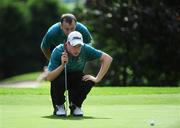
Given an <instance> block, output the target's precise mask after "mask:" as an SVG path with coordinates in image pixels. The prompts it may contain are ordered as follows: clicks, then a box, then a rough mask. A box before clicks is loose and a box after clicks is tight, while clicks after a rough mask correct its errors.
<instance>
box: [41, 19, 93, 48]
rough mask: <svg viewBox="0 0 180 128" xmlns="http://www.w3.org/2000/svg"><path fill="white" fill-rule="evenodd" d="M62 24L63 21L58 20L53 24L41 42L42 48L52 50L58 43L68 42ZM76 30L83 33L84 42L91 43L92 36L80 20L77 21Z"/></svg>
mask: <svg viewBox="0 0 180 128" xmlns="http://www.w3.org/2000/svg"><path fill="white" fill-rule="evenodd" d="M60 25H61V23H60V22H58V23H56V24H54V25H52V26H51V27H50V28H49V29H48V31H47V33H46V34H45V36H44V37H43V40H42V42H41V49H48V48H50V49H51V50H52V49H54V47H56V46H57V45H59V44H63V43H65V42H66V40H67V36H66V35H65V34H64V32H63V30H62V29H61V27H60ZM75 31H78V32H80V33H81V34H82V36H83V42H84V43H86V44H90V43H91V40H92V36H91V34H90V32H89V31H88V29H87V27H86V26H84V25H83V24H82V23H80V22H77V23H76V29H75Z"/></svg>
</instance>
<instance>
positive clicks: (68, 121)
mask: <svg viewBox="0 0 180 128" xmlns="http://www.w3.org/2000/svg"><path fill="white" fill-rule="evenodd" d="M0 89H1V88H0ZM107 89H111V88H104V89H103V88H102V91H103V90H107ZM142 89H143V88H142ZM8 90H9V89H8ZM34 91H39V90H38V89H34ZM47 91H48V89H47ZM109 91H110V90H109ZM93 92H96V88H95V89H93V91H92V93H91V94H90V95H89V96H88V98H87V100H86V101H85V103H84V106H83V110H84V113H85V114H84V117H71V116H68V117H63V118H62V117H61V118H60V117H56V116H52V106H51V101H50V96H49V95H48V94H41V95H40V94H29V93H27V94H15V93H12V94H10V93H7V94H4V95H2V94H1V95H0V128H13V127H16V128H17V127H26V128H32V127H37V128H50V127H52V128H72V127H73V128H82V127H83V128H110V127H112V128H180V123H179V122H180V94H179V93H176V94H122V95H118V94H116V95H113V94H108V95H106V94H101V95H99V94H95V93H93ZM152 121H153V122H154V126H151V125H150V123H151V122H152Z"/></svg>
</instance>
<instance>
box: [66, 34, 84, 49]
mask: <svg viewBox="0 0 180 128" xmlns="http://www.w3.org/2000/svg"><path fill="white" fill-rule="evenodd" d="M67 41H68V42H70V44H71V46H76V45H78V44H80V45H84V43H83V38H82V34H81V33H80V32H78V31H73V32H71V33H70V34H69V35H68V38H67Z"/></svg>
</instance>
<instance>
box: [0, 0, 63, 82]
mask: <svg viewBox="0 0 180 128" xmlns="http://www.w3.org/2000/svg"><path fill="white" fill-rule="evenodd" d="M60 4H61V3H59V1H57V0H51V1H49V0H38V1H37V0H15V1H12V0H9V1H5V0H4V1H1V2H0V19H1V20H0V30H1V31H0V37H1V38H0V48H1V50H0V79H3V78H7V77H9V76H13V75H17V74H21V73H26V72H32V71H37V70H41V68H42V67H43V66H44V64H46V61H45V58H44V56H43V54H42V52H41V50H40V43H41V40H42V38H43V35H44V34H45V32H46V31H47V29H48V27H49V26H51V25H52V24H53V23H55V22H58V21H59V17H60V16H61V14H62V13H63V12H65V10H66V9H65V8H64V7H63V8H61V5H60Z"/></svg>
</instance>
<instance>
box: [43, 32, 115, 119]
mask: <svg viewBox="0 0 180 128" xmlns="http://www.w3.org/2000/svg"><path fill="white" fill-rule="evenodd" d="M95 59H99V60H100V62H101V68H100V70H99V72H98V73H97V75H96V76H92V75H87V74H84V73H83V70H84V66H85V64H86V62H88V61H92V60H95ZM112 60H113V59H112V57H111V56H109V55H108V54H106V53H105V52H102V51H100V50H97V49H95V48H93V47H91V46H90V45H87V44H85V43H84V42H83V38H82V35H81V33H79V32H77V31H73V32H71V33H70V34H69V35H68V38H67V42H66V43H65V44H60V45H58V46H57V47H56V48H55V49H54V50H53V52H52V55H51V58H50V61H49V65H48V72H47V77H46V79H47V80H49V81H51V98H52V104H53V107H54V113H53V114H54V115H57V116H65V115H66V114H67V113H66V111H65V107H64V103H65V96H64V93H65V86H64V84H65V73H64V69H65V65H66V69H67V89H68V93H69V105H70V106H69V108H70V114H71V115H73V116H83V111H82V110H81V106H82V104H83V101H84V100H85V99H86V96H87V95H88V93H89V92H90V90H91V88H92V87H93V85H94V84H95V83H98V82H100V81H101V80H102V78H103V77H104V75H105V74H106V73H107V71H108V69H109V66H110V64H111V62H112Z"/></svg>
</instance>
